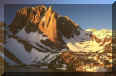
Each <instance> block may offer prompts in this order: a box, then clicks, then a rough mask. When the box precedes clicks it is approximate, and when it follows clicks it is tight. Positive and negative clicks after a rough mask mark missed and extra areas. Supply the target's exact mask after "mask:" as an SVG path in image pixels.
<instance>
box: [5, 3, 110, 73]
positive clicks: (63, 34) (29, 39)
mask: <svg viewBox="0 0 116 76" xmlns="http://www.w3.org/2000/svg"><path fill="white" fill-rule="evenodd" d="M7 32H8V38H6V41H5V47H4V48H5V50H4V51H6V53H7V54H5V56H6V57H8V60H7V61H6V62H7V63H8V64H9V65H17V64H21V65H22V64H25V65H42V64H44V65H46V66H47V67H48V68H49V66H48V65H50V68H51V65H52V68H55V70H59V69H60V70H62V71H76V72H78V71H79V72H98V71H111V68H112V31H110V30H106V29H103V30H95V29H87V30H83V29H82V28H81V27H80V26H79V25H78V24H76V23H75V22H73V21H72V20H71V19H70V18H69V17H67V16H61V15H60V14H58V13H56V12H55V11H53V10H52V7H48V8H47V7H46V6H44V5H41V6H34V7H25V8H21V9H19V10H18V11H17V12H16V16H15V18H14V20H13V21H12V23H11V24H10V25H9V26H8V30H7ZM64 65H65V66H64ZM57 66H58V67H57ZM38 68H40V67H38ZM48 68H47V69H48ZM11 69H12V68H11Z"/></svg>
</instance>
